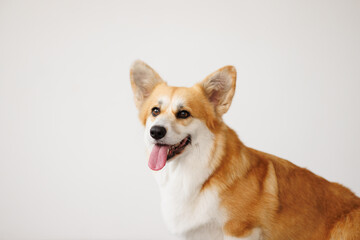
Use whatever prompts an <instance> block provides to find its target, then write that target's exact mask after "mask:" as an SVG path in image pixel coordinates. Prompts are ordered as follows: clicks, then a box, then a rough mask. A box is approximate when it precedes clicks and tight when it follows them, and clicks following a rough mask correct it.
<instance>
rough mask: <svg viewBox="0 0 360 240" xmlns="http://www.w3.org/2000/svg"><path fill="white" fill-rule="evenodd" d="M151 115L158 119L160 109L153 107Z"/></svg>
mask: <svg viewBox="0 0 360 240" xmlns="http://www.w3.org/2000/svg"><path fill="white" fill-rule="evenodd" d="M151 114H152V115H153V116H154V117H156V116H157V115H159V114H160V108H158V107H153V108H152V109H151Z"/></svg>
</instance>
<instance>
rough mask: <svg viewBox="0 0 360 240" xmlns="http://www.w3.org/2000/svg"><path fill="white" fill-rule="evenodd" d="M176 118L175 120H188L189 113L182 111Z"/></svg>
mask: <svg viewBox="0 0 360 240" xmlns="http://www.w3.org/2000/svg"><path fill="white" fill-rule="evenodd" d="M176 117H177V118H188V117H190V113H189V112H188V111H185V110H182V111H179V112H178V113H177V114H176Z"/></svg>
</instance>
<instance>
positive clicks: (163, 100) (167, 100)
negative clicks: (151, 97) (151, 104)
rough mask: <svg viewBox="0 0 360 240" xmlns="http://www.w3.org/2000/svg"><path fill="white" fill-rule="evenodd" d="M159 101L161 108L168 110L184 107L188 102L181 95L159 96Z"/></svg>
mask: <svg viewBox="0 0 360 240" xmlns="http://www.w3.org/2000/svg"><path fill="white" fill-rule="evenodd" d="M157 103H158V105H159V106H160V107H161V108H165V109H168V110H177V109H181V108H183V107H184V106H185V104H186V101H185V99H184V98H183V97H181V96H178V95H173V96H159V98H158V102H157Z"/></svg>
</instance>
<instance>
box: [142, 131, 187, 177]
mask: <svg viewBox="0 0 360 240" xmlns="http://www.w3.org/2000/svg"><path fill="white" fill-rule="evenodd" d="M189 143H191V137H190V136H187V137H186V138H184V139H183V140H181V141H180V142H179V143H177V144H174V145H165V144H155V145H154V147H153V149H152V151H151V153H150V157H149V163H148V166H149V167H150V169H152V170H154V171H159V170H161V169H162V168H163V167H164V166H165V164H166V162H167V161H168V160H169V159H171V158H173V157H174V156H176V155H178V154H181V153H182V152H183V151H184V149H185V148H186V146H187V145H189Z"/></svg>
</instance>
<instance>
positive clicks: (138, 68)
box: [130, 60, 165, 108]
mask: <svg viewBox="0 0 360 240" xmlns="http://www.w3.org/2000/svg"><path fill="white" fill-rule="evenodd" d="M130 81H131V87H132V89H133V92H134V99H135V104H136V107H137V108H140V107H141V105H142V103H143V102H144V101H145V99H146V98H147V97H149V96H150V94H151V92H152V91H153V90H154V88H155V87H156V86H157V85H158V84H160V83H165V82H164V81H163V80H162V79H161V77H160V76H159V74H158V73H157V72H155V70H154V69H152V68H151V67H150V66H149V65H147V64H146V63H144V62H143V61H140V60H137V61H135V62H134V63H133V65H132V66H131V69H130Z"/></svg>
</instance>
